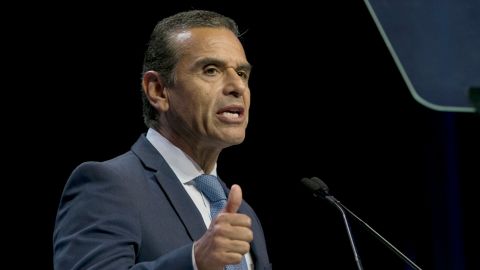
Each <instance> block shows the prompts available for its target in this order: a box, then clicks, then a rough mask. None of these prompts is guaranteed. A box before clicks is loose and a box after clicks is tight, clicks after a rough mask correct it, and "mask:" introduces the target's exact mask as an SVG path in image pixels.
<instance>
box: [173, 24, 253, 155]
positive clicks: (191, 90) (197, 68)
mask: <svg viewBox="0 0 480 270" xmlns="http://www.w3.org/2000/svg"><path fill="white" fill-rule="evenodd" d="M173 43H175V44H177V45H179V47H180V49H179V50H178V52H179V53H180V55H179V61H178V63H177V65H176V67H175V69H174V74H175V80H174V84H173V86H172V87H169V88H167V91H168V92H167V93H168V102H169V110H168V111H167V112H166V115H165V116H166V118H165V119H166V121H168V125H169V126H170V128H171V129H172V131H173V132H174V133H175V134H176V135H177V136H181V137H182V139H183V140H185V141H187V142H189V144H192V143H193V144H195V145H196V146H204V147H219V146H220V147H221V148H225V147H228V146H231V145H235V144H239V143H241V142H242V141H243V140H244V138H245V130H246V127H247V124H248V110H249V108H250V89H249V88H248V78H249V76H250V64H249V63H248V61H247V59H246V56H245V52H244V50H243V47H242V45H241V43H240V41H239V40H238V39H237V37H236V36H235V35H234V34H233V33H232V32H231V31H229V30H227V29H225V28H194V29H189V30H186V31H182V32H180V33H177V34H176V35H175V36H174V38H173Z"/></svg>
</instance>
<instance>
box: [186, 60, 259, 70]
mask: <svg viewBox="0 0 480 270" xmlns="http://www.w3.org/2000/svg"><path fill="white" fill-rule="evenodd" d="M206 65H215V66H219V67H226V66H227V64H226V62H225V61H222V60H220V59H218V58H213V57H206V58H202V59H200V60H198V61H197V62H196V63H195V64H194V66H195V67H203V66H206ZM234 68H235V70H244V71H248V72H250V71H251V70H252V65H251V64H250V63H248V62H247V63H242V64H239V65H237V66H235V67H234Z"/></svg>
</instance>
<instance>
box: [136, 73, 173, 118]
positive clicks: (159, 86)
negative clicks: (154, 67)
mask: <svg viewBox="0 0 480 270" xmlns="http://www.w3.org/2000/svg"><path fill="white" fill-rule="evenodd" d="M142 88H143V92H144V93H145V95H146V96H147V98H148V100H149V101H150V104H151V105H152V106H153V107H155V108H156V109H157V110H158V111H161V112H165V111H167V110H168V108H169V103H168V93H167V91H166V89H167V88H166V87H165V82H164V80H163V78H162V77H161V76H160V74H158V72H156V71H151V70H150V71H147V72H145V74H143V79H142Z"/></svg>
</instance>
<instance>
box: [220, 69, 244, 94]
mask: <svg viewBox="0 0 480 270" xmlns="http://www.w3.org/2000/svg"><path fill="white" fill-rule="evenodd" d="M224 80H225V88H224V93H225V95H233V96H234V97H241V96H243V95H244V93H245V91H248V79H247V78H244V77H242V76H241V75H240V74H239V73H238V71H237V70H235V68H232V67H229V68H227V69H226V71H225V77H224Z"/></svg>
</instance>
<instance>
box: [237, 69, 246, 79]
mask: <svg viewBox="0 0 480 270" xmlns="http://www.w3.org/2000/svg"><path fill="white" fill-rule="evenodd" d="M237 75H238V76H240V77H242V78H243V79H245V80H248V76H249V74H248V72H246V71H243V70H239V71H237Z"/></svg>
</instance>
